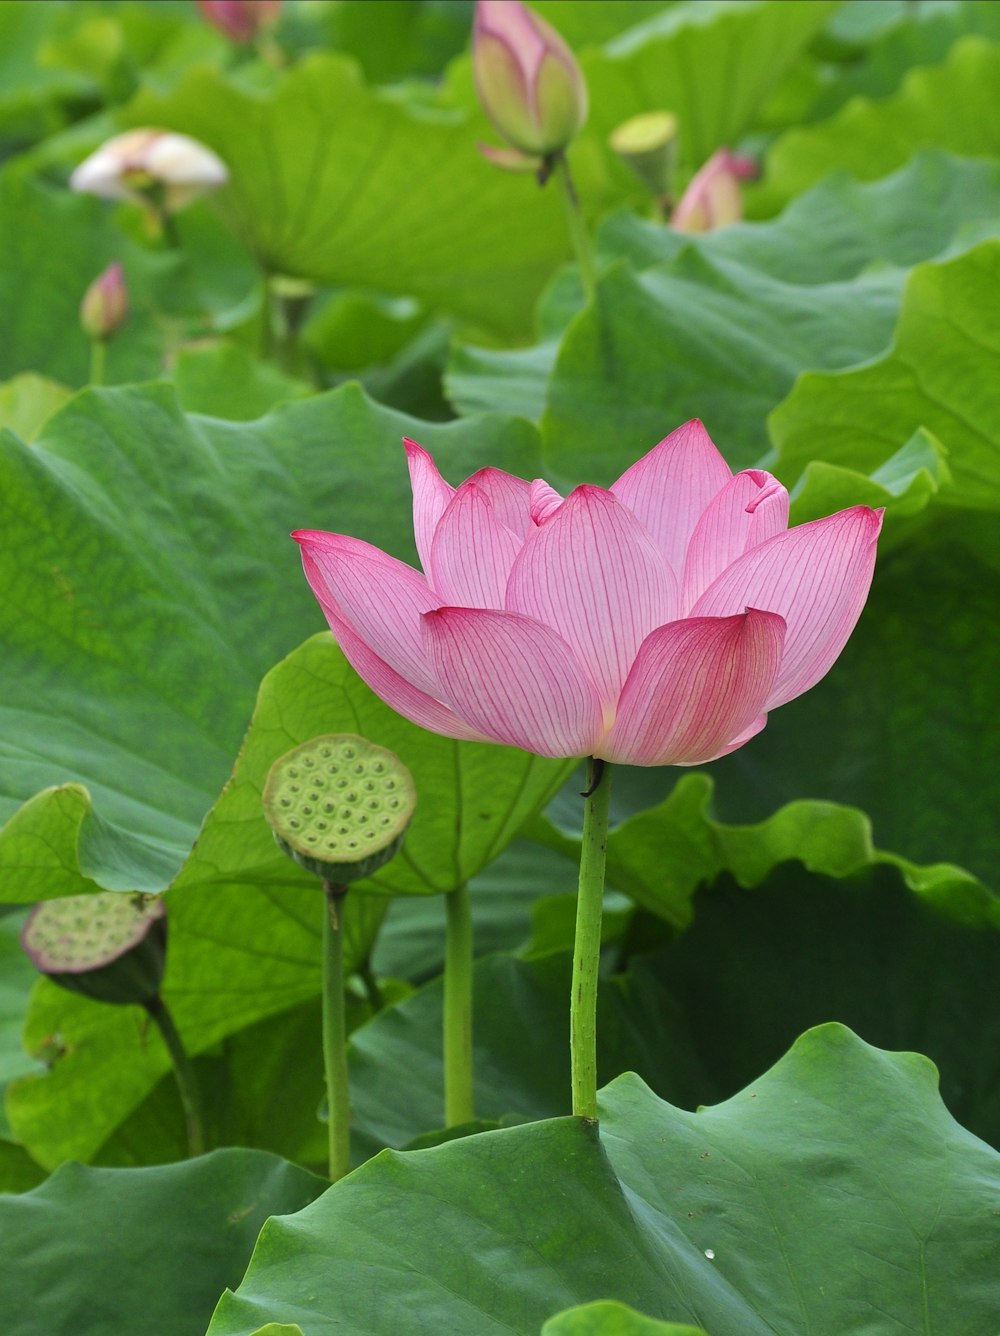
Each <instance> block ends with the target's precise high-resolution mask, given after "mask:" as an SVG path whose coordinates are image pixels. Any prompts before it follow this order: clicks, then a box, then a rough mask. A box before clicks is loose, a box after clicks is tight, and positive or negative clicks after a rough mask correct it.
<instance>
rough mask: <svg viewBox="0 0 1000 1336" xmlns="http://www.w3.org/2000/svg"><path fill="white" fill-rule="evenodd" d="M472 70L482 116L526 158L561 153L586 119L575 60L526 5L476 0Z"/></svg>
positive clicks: (510, 0) (582, 87)
mask: <svg viewBox="0 0 1000 1336" xmlns="http://www.w3.org/2000/svg"><path fill="white" fill-rule="evenodd" d="M472 64H473V70H474V72H475V76H476V87H477V89H478V91H479V100H480V102H481V103H482V104H483V110H484V111H485V112H486V114H487V116H489V118H490V120H491V121H492V122H493V124H494V125H495V126H496V128H497V130H499V132H500V134H502V135H503V137H504V139H506V140H507V141H508V143H511V144H513V145H514V147H515V148H517V149H520V150H521V152H522V153H527V154H533V155H537V156H541V157H547V156H549V155H550V154H553V153H558V152H560V151H561V150H562V149H564V148H566V146H567V145H568V144H569V143H570V141H571V140H572V138H573V136H574V135H575V134H576V133H577V131H578V130H579V129H580V127H581V126H582V125H583V123H584V121H585V120H586V119H587V88H586V85H585V83H584V81H583V75H582V73H581V72H580V67H579V65H578V64H577V63H576V57H575V56H574V55H573V52H572V51H571V50H570V48H569V46H568V45H567V43H566V42H565V41H564V40H563V38H562V37H561V36H560V35H559V33H557V32H556V30H555V28H553V27H552V25H551V24H549V23H546V21H545V20H544V19H543V18H539V16H538V15H537V14H535V13H534V12H533V11H532V10H530V9H529V8H528V7H527V5H523V4H522V3H521V0H477V3H476V19H475V26H474V29H473V36H472Z"/></svg>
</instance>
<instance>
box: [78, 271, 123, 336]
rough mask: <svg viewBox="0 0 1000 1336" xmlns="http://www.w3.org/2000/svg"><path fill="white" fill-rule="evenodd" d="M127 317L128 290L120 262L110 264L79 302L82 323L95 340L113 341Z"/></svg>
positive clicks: (85, 331) (84, 330) (84, 329)
mask: <svg viewBox="0 0 1000 1336" xmlns="http://www.w3.org/2000/svg"><path fill="white" fill-rule="evenodd" d="M127 315H128V289H127V288H126V286H125V273H124V270H123V269H122V267H121V265H120V264H119V262H118V261H117V260H116V261H115V263H114V264H109V265H108V267H107V269H105V271H104V273H103V274H100V275H99V276H98V277H97V278H95V279H94V281H93V283H91V285H90V287H89V288H88V289H87V291H86V292H85V293H84V294H83V301H82V302H81V303H80V324H81V325H82V326H83V332H84V333H85V334H87V335H88V336H89V337H90V338H92V339H110V338H111V336H112V334H115V333H117V331H118V330H119V329H120V328H121V327H122V325H123V324H124V323H125V317H126V316H127Z"/></svg>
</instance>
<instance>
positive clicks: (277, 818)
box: [263, 733, 417, 886]
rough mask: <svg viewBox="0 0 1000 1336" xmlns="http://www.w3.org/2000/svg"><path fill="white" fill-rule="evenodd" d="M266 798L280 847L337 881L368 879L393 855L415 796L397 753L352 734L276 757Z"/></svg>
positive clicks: (314, 740)
mask: <svg viewBox="0 0 1000 1336" xmlns="http://www.w3.org/2000/svg"><path fill="white" fill-rule="evenodd" d="M263 798H264V814H265V816H266V817H267V820H268V822H269V823H270V826H271V829H272V830H273V831H274V838H275V840H276V841H277V844H278V847H279V848H280V849H281V850H282V852H284V853H286V854H287V855H288V856H289V858H292V859H294V861H295V862H296V863H298V864H299V865H300V866H301V867H304V868H306V869H307V871H309V872H312V873H313V874H314V875H315V876H317V877H320V878H322V879H323V881H324V882H326V883H328V884H329V885H335V886H345V885H347V884H348V883H349V882H352V881H360V880H361V879H362V877H370V876H371V875H372V873H373V872H377V871H378V869H379V868H380V867H381V866H382V865H383V864H384V863H387V862H388V861H389V859H390V858H393V857H394V856H395V855H396V854H397V853H398V851H399V849H400V847H401V845H402V843H403V838H404V836H405V834H406V829H407V827H408V826H409V824H410V818H411V817H412V816H413V809H414V806H415V805H416V801H417V798H416V791H415V789H414V787H413V780H412V778H411V777H410V772H409V771H408V770H407V769H406V767H405V766H404V765H403V763H402V761H401V760H400V759H399V757H398V756H396V755H395V754H394V753H393V752H391V751H388V750H387V749H386V748H385V747H377V746H376V745H375V744H374V743H373V742H368V741H367V740H366V739H365V738H360V737H357V736H356V735H355V734H353V733H332V734H329V735H326V736H324V737H318V738H312V739H311V740H310V741H309V742H304V743H302V745H301V746H299V747H295V748H293V750H292V751H290V752H288V753H287V754H286V755H284V756H282V757H279V759H278V760H277V761H275V763H274V765H273V766H272V767H271V770H270V773H269V775H268V778H267V783H266V785H265V787H264V795H263Z"/></svg>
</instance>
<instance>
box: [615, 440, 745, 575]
mask: <svg viewBox="0 0 1000 1336" xmlns="http://www.w3.org/2000/svg"><path fill="white" fill-rule="evenodd" d="M731 477H732V472H731V470H730V468H729V465H728V464H727V463H726V461H725V460H724V459H723V458H722V456H721V455H720V454H719V452H718V450H717V449H716V448H715V446H714V445H713V444H712V439H711V437H710V436H709V434H708V432H707V431H706V430H705V428H704V426H703V425H702V424H701V422H699V421H698V419H697V418H693V419H692V420H691V421H690V422H685V423H684V425H683V426H682V427H678V428H677V430H676V431H672V432H671V433H670V435H669V436H667V437H665V438H664V439H663V440H662V441H661V442H660V444H659V445H655V446H654V447H653V448H652V450H650V451H649V453H648V454H646V455H643V457H642V459H640V460H638V461H637V462H636V463H635V464H633V465H632V467H631V468H630V469H627V470H626V471H625V472H624V473H623V474H622V476H621V477H620V478H619V479H618V481H617V482H616V483H614V484H613V485H612V487H611V491H612V492H613V493H614V495H615V496H616V497H617V498H618V500H619V501H621V502H622V504H623V505H626V506H628V508H629V510H631V511H632V513H633V515H635V516H636V518H637V519H639V520H641V521H642V523H643V524H644V525H645V526H646V528H647V529H648V530H649V532H650V533H651V534H652V535H653V537H654V538H655V539H656V541H657V543H658V544H659V545H660V548H661V550H662V552H663V555H664V556H665V557H666V559H667V561H668V562H669V563H670V567H671V569H672V570H673V572H674V574H675V575H676V576H677V581H678V584H679V583H680V578H681V572H682V571H683V569H684V554H685V552H686V551H687V548H688V543H689V541H690V539H691V535H692V534H693V533H694V528H695V525H696V524H697V523H698V520H699V519H700V518H701V514H702V511H703V510H704V509H705V507H706V506H707V505H708V503H709V502H710V501H711V499H712V497H713V496H715V494H716V493H717V492H720V491H721V490H722V489H723V487H725V485H726V483H727V482H728V481H729V479H730V478H731Z"/></svg>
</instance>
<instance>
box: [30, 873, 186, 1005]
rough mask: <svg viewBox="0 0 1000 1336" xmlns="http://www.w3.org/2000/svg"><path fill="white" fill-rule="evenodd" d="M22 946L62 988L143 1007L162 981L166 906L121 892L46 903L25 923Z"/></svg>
mask: <svg viewBox="0 0 1000 1336" xmlns="http://www.w3.org/2000/svg"><path fill="white" fill-rule="evenodd" d="M21 945H22V946H23V947H24V949H25V951H26V952H27V953H28V955H29V956H30V957H31V959H32V961H33V963H34V965H35V967H36V968H37V969H38V970H40V971H41V972H42V974H44V975H46V976H47V977H48V978H50V979H51V980H52V982H53V983H57V984H59V986H60V987H61V988H68V989H69V990H70V992H73V993H82V994H83V995H84V997H91V998H94V999H95V1001H98V1002H111V1003H115V1004H117V1005H119V1006H128V1005H130V1004H133V1003H138V1004H140V1005H141V1004H145V1003H147V1002H149V1001H151V1000H152V999H153V998H155V997H156V996H157V995H158V994H159V991H160V983H161V982H162V980H163V967H164V965H165V963H166V954H167V918H166V907H165V906H164V903H163V901H162V899H160V898H159V897H157V896H151V895H139V894H134V895H130V894H127V893H125V892H122V891H101V892H98V894H96V895H72V896H68V897H66V898H64V899H61V900H43V901H42V903H41V904H38V905H36V906H35V908H34V909H33V910H32V911H31V913H30V914H29V915H28V917H27V919H26V920H25V924H24V927H23V928H22V930H21Z"/></svg>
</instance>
